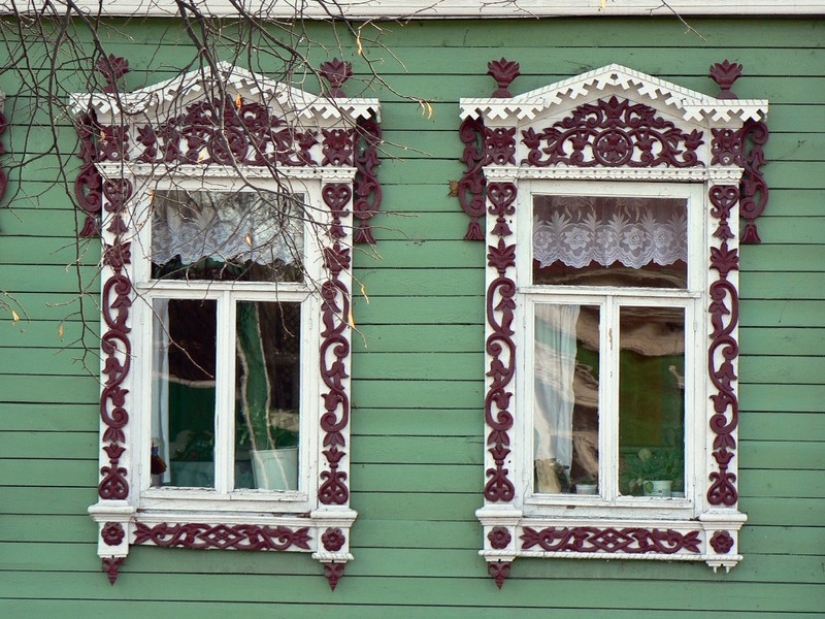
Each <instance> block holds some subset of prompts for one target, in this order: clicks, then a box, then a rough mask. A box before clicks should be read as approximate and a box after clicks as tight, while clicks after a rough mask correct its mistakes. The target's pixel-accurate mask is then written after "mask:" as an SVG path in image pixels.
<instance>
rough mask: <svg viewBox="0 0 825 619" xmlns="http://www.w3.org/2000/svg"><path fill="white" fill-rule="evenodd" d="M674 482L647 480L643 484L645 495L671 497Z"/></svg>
mask: <svg viewBox="0 0 825 619" xmlns="http://www.w3.org/2000/svg"><path fill="white" fill-rule="evenodd" d="M672 486H673V482H672V481H671V480H669V479H667V480H655V481H645V482H644V483H643V484H642V489H643V490H644V493H645V496H657V497H670V495H671V487H672Z"/></svg>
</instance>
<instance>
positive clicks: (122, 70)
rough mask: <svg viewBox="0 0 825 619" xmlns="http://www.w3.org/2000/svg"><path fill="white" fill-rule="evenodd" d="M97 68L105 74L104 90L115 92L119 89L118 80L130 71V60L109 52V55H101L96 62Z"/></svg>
mask: <svg viewBox="0 0 825 619" xmlns="http://www.w3.org/2000/svg"><path fill="white" fill-rule="evenodd" d="M95 69H97V70H98V71H100V72H101V73H102V74H103V79H105V80H106V86H104V87H103V92H109V93H112V92H115V91H116V90H117V80H118V79H120V78H121V77H123V76H124V75H126V74H127V73H128V72H129V61H128V60H126V59H125V58H121V57H120V56H115V55H114V54H109V56H108V57H106V56H101V57H100V58H99V59H98V61H97V62H96V63H95Z"/></svg>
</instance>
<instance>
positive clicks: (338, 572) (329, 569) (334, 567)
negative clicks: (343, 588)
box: [324, 562, 346, 591]
mask: <svg viewBox="0 0 825 619" xmlns="http://www.w3.org/2000/svg"><path fill="white" fill-rule="evenodd" d="M345 566H346V563H334V562H333V563H324V576H326V578H327V580H328V581H329V588H330V589H332V590H333V591H335V587H337V586H338V581H339V580H341V577H342V576H343V575H344V567H345Z"/></svg>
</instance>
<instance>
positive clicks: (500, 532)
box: [487, 527, 513, 550]
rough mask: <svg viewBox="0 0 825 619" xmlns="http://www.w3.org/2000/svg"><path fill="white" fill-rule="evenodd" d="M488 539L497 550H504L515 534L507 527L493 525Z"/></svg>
mask: <svg viewBox="0 0 825 619" xmlns="http://www.w3.org/2000/svg"><path fill="white" fill-rule="evenodd" d="M487 539H488V540H490V546H492V547H493V548H495V549H496V550H504V549H505V548H507V546H509V545H510V542H511V541H512V539H513V536H512V535H510V531H509V530H508V529H507V527H493V529H492V530H491V531H490V532H489V533H488V534H487Z"/></svg>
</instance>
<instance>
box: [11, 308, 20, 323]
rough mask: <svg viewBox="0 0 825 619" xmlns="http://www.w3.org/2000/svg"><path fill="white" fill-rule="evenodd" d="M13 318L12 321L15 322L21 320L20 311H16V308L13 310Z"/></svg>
mask: <svg viewBox="0 0 825 619" xmlns="http://www.w3.org/2000/svg"><path fill="white" fill-rule="evenodd" d="M11 319H12V322H14V323H17V322H19V320H20V314H18V313H17V312H15V311H14V310H12V311H11Z"/></svg>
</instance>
